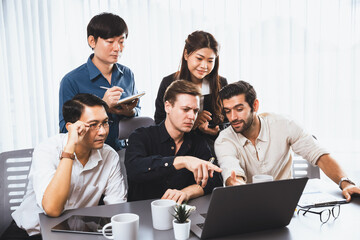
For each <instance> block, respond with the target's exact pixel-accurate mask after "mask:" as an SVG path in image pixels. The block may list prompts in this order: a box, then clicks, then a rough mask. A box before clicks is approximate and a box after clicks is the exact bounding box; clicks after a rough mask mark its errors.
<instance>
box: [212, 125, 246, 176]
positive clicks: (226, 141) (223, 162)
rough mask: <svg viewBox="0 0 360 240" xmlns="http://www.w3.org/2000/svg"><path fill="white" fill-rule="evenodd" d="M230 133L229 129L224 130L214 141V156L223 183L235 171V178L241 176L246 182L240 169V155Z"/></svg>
mask: <svg viewBox="0 0 360 240" xmlns="http://www.w3.org/2000/svg"><path fill="white" fill-rule="evenodd" d="M231 134H232V132H231V131H230V129H229V128H228V129H225V130H224V131H222V132H220V135H219V137H218V138H217V139H216V141H215V145H214V148H215V154H216V157H217V159H218V162H219V166H220V168H221V169H222V172H221V174H222V177H223V181H224V183H225V182H226V179H228V178H229V177H230V175H231V171H235V174H236V175H237V176H241V177H243V178H244V179H245V181H246V175H245V171H244V169H242V168H241V163H240V161H242V159H241V156H240V154H239V153H238V150H237V149H238V146H237V145H238V143H236V142H235V141H234V139H233V138H234V137H231Z"/></svg>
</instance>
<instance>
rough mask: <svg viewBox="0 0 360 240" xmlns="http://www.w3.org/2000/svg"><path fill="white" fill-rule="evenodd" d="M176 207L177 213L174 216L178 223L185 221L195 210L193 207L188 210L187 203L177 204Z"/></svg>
mask: <svg viewBox="0 0 360 240" xmlns="http://www.w3.org/2000/svg"><path fill="white" fill-rule="evenodd" d="M174 209H175V213H174V215H173V216H174V218H175V219H176V220H177V222H178V223H185V222H186V221H187V219H188V218H189V216H190V214H191V212H192V210H193V209H192V208H188V209H187V210H186V204H181V205H180V204H179V205H176V206H175V207H174Z"/></svg>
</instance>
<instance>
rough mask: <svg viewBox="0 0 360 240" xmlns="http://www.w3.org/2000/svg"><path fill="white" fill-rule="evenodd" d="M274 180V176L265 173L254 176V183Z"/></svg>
mask: <svg viewBox="0 0 360 240" xmlns="http://www.w3.org/2000/svg"><path fill="white" fill-rule="evenodd" d="M273 180H274V178H273V177H272V176H271V175H265V174H259V175H254V176H253V177H252V182H253V183H260V182H270V181H273Z"/></svg>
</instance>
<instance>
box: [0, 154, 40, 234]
mask: <svg viewBox="0 0 360 240" xmlns="http://www.w3.org/2000/svg"><path fill="white" fill-rule="evenodd" d="M33 151H34V149H32V148H30V149H23V150H15V151H9V152H3V153H0V194H1V197H0V211H1V214H0V235H2V234H3V233H4V231H5V230H6V228H7V227H8V226H9V225H10V223H11V221H12V217H11V213H12V212H13V211H15V210H16V208H18V207H19V205H20V204H21V202H22V199H23V197H24V195H25V193H26V187H27V182H28V175H29V171H30V165H31V157H32V153H33Z"/></svg>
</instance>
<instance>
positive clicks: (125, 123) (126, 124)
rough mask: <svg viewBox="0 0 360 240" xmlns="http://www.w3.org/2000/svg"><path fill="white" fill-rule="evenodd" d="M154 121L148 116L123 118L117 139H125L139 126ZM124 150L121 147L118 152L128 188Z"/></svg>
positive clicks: (147, 124) (148, 124) (152, 123)
mask: <svg viewBox="0 0 360 240" xmlns="http://www.w3.org/2000/svg"><path fill="white" fill-rule="evenodd" d="M154 124H155V122H154V120H153V119H152V118H150V117H134V118H129V119H124V120H121V121H120V122H119V139H120V140H127V139H128V138H129V136H130V135H131V133H132V132H133V131H135V130H136V129H137V128H139V127H148V126H151V125H154ZM125 150H126V149H121V150H120V151H119V152H118V153H119V158H120V167H121V173H122V175H123V177H124V182H125V187H126V189H127V188H128V181H127V174H126V168H125Z"/></svg>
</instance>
